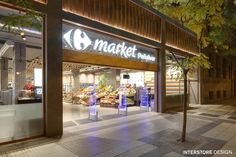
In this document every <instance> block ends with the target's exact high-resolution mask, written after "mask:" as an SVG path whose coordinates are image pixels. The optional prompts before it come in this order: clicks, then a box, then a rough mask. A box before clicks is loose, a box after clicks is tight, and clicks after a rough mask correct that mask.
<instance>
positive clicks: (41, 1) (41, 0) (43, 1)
mask: <svg viewBox="0 0 236 157" xmlns="http://www.w3.org/2000/svg"><path fill="white" fill-rule="evenodd" d="M34 1H35V2H40V3H44V4H46V3H47V0H34Z"/></svg>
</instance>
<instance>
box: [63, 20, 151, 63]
mask: <svg viewBox="0 0 236 157" xmlns="http://www.w3.org/2000/svg"><path fill="white" fill-rule="evenodd" d="M63 29H64V30H63V32H64V34H63V47H64V48H67V49H72V50H76V51H80V52H85V53H98V54H103V55H111V56H116V57H120V58H126V59H131V60H139V61H144V62H150V63H156V55H155V53H156V52H155V50H154V49H150V48H146V47H143V46H139V45H135V44H132V43H129V42H125V41H122V40H120V39H117V38H112V37H109V36H106V35H103V34H99V33H95V32H92V31H88V30H85V29H83V28H78V27H77V28H73V27H71V26H67V25H66V26H65V25H64V27H63Z"/></svg>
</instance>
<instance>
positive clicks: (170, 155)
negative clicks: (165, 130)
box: [163, 152, 185, 157]
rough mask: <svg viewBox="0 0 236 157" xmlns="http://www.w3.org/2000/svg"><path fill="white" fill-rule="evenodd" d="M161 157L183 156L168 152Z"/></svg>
mask: <svg viewBox="0 0 236 157" xmlns="http://www.w3.org/2000/svg"><path fill="white" fill-rule="evenodd" d="M163 157H185V156H183V155H181V154H178V153H175V152H170V153H168V154H166V155H164V156H163Z"/></svg>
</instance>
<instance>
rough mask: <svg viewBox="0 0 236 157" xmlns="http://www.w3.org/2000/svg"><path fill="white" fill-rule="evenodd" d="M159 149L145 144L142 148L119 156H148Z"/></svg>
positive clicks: (136, 148)
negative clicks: (147, 154)
mask: <svg viewBox="0 0 236 157" xmlns="http://www.w3.org/2000/svg"><path fill="white" fill-rule="evenodd" d="M156 148H157V147H156V146H153V145H149V144H143V145H141V146H138V147H135V148H132V149H130V150H128V151H127V152H124V153H122V154H120V155H119V157H138V156H141V155H143V154H146V153H148V152H150V151H152V150H155V149H156Z"/></svg>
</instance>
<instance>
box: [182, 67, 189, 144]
mask: <svg viewBox="0 0 236 157" xmlns="http://www.w3.org/2000/svg"><path fill="white" fill-rule="evenodd" d="M183 73H184V106H183V128H182V138H181V142H185V139H186V126H187V103H188V93H187V74H188V70H183Z"/></svg>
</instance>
